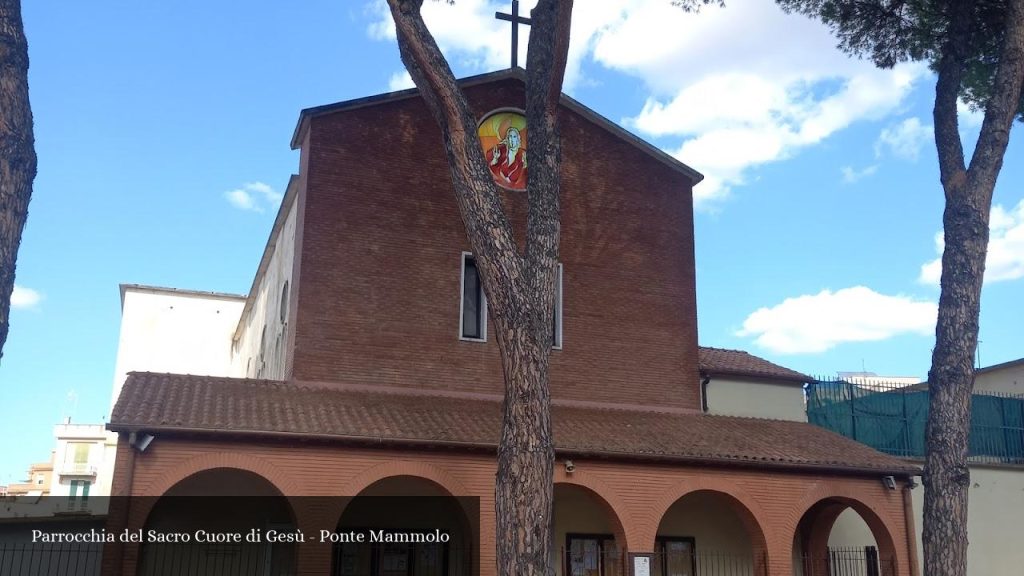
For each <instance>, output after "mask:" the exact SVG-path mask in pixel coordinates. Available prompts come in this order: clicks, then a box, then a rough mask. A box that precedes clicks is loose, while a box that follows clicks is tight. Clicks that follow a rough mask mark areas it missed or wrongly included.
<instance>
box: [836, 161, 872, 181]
mask: <svg viewBox="0 0 1024 576" xmlns="http://www.w3.org/2000/svg"><path fill="white" fill-rule="evenodd" d="M839 171H840V172H842V174H843V182H844V183H846V184H853V183H854V182H857V181H859V180H863V179H864V178H867V177H868V176H874V174H875V173H876V172H878V164H872V165H870V166H865V167H864V168H861V169H860V170H857V169H856V168H854V167H853V166H843V167H842V168H840V169H839Z"/></svg>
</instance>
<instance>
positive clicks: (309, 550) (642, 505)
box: [118, 439, 913, 576]
mask: <svg viewBox="0 0 1024 576" xmlns="http://www.w3.org/2000/svg"><path fill="white" fill-rule="evenodd" d="M573 461H574V464H575V466H576V469H575V471H574V472H572V473H571V474H569V473H567V472H566V471H565V469H564V466H561V465H558V466H556V477H555V482H556V484H569V485H574V486H579V487H582V488H585V489H586V490H587V492H589V493H590V494H592V495H593V496H594V497H595V499H596V500H597V501H599V502H600V503H601V504H602V505H603V506H602V509H603V510H604V511H605V513H606V514H607V515H608V519H609V522H610V524H612V525H613V526H616V527H617V529H616V530H614V532H615V536H616V539H617V540H618V543H619V545H620V546H621V547H622V548H623V549H627V550H630V551H635V552H645V551H651V550H653V549H654V540H655V536H656V535H657V533H658V525H659V523H660V522H661V520H662V517H663V516H664V515H665V513H666V512H667V511H668V509H669V507H670V506H672V504H673V503H675V502H676V501H678V500H679V499H680V498H682V497H684V496H686V495H687V494H693V493H697V492H702V491H706V492H714V493H717V494H721V495H724V496H726V497H727V498H726V499H727V500H728V501H729V502H730V503H731V505H730V508H731V510H729V511H724V513H735V514H737V515H738V516H739V517H740V518H741V520H742V521H743V525H744V527H745V528H746V529H747V532H748V536H749V538H750V540H751V543H752V547H753V549H754V552H755V553H756V554H758V555H759V557H761V558H766V559H767V574H770V575H772V576H789V575H791V574H793V573H794V572H793V562H794V554H793V549H794V540H795V539H796V538H798V526H799V525H800V524H801V522H802V521H803V522H804V523H807V522H810V523H812V524H813V525H814V526H813V528H812V530H811V534H812V535H814V534H817V535H820V534H825V535H826V537H825V538H826V540H827V534H828V530H829V529H830V528H831V521H834V519H835V517H834V515H833V516H829V510H830V507H829V506H822V504H831V509H835V507H836V505H839V506H840V507H845V506H852V507H854V508H855V509H856V510H857V511H858V512H859V513H860V514H861V515H862V516H863V517H864V519H865V521H866V522H867V523H868V525H869V526H870V527H871V528H872V530H873V531H875V534H876V540H877V542H878V548H879V552H880V554H881V555H882V556H883V557H889V556H890V555H892V556H894V557H895V561H896V566H897V570H896V572H895V573H893V574H891V576H910V575H911V574H912V572H911V563H912V562H913V559H912V558H913V552H912V546H908V543H909V542H911V541H912V535H909V534H908V533H907V530H906V523H905V516H904V512H905V510H904V505H905V503H904V493H903V490H902V489H900V490H889V489H886V488H885V487H884V486H883V485H882V483H881V482H880V481H879V479H878V478H876V477H849V476H847V477H843V476H836V475H832V474H795V473H766V472H765V471H763V470H756V469H752V470H743V469H736V468H732V469H730V468H713V467H679V466H666V465H653V464H641V463H624V462H610V461H601V460H581V459H578V458H574V459H573ZM560 464H561V462H560ZM223 468H230V469H236V470H245V471H249V472H253V473H255V474H258V475H259V476H261V477H262V478H264V479H266V480H267V482H269V483H270V484H271V485H273V486H274V488H276V489H277V490H278V491H279V492H281V493H282V494H286V495H289V496H336V495H339V494H349V495H353V494H358V493H359V492H360V491H362V490H364V489H365V488H367V487H368V486H370V485H371V484H373V483H374V482H376V481H378V480H381V479H385V478H390V477H395V476H414V477H417V478H423V479H426V480H429V481H430V482H432V483H434V484H437V485H438V486H440V487H441V488H442V489H443V490H444V491H446V492H448V493H450V494H453V495H460V496H476V497H479V498H480V524H479V527H480V528H479V529H480V545H481V550H480V558H479V565H480V569H481V572H480V573H481V574H483V575H489V574H494V474H495V460H494V455H493V454H481V453H475V454H474V453H457V452H446V451H440V452H432V453H430V454H424V452H422V451H409V450H372V449H362V448H355V447H346V448H341V447H338V446H336V445H329V444H322V445H317V444H305V445H301V446H296V445H294V444H282V443H269V442H245V443H240V442H230V441H201V440H188V439H161V440H160V441H159V442H155V443H154V444H153V446H152V447H151V449H150V450H147V451H146V452H145V453H143V454H142V455H140V456H138V457H137V458H136V460H135V463H134V474H133V476H134V479H133V482H132V488H131V492H130V493H131V494H132V495H134V496H159V495H161V494H164V493H165V492H166V491H167V490H168V489H169V488H170V487H171V486H173V485H175V484H176V483H178V482H181V481H182V480H185V479H187V478H188V477H189V476H191V475H193V474H196V473H198V472H202V471H205V470H212V469H223ZM119 479H120V480H121V481H123V480H124V478H123V477H120V476H119ZM118 484H121V482H118ZM118 488H120V489H121V490H125V491H124V492H121V494H127V493H128V492H127V487H126V486H124V485H123V484H121V485H120V486H118ZM557 505H558V502H557V501H556V506H557ZM819 509H824V510H823V512H824V513H823V514H820V515H819V513H818V511H819ZM293 512H294V514H295V522H296V525H297V526H298V527H299V528H300V529H303V530H304V531H308V532H309V533H316V531H317V530H318V529H319V528H321V527H323V526H325V525H329V526H333V525H334V524H335V523H336V520H335V518H336V517H337V518H340V515H341V513H342V510H333V511H330V512H329V513H328V514H327V516H329V518H328V517H325V515H324V514H325V512H324V511H323V510H311V511H310V510H306V511H304V510H302V509H301V507H300V506H296V509H295V510H293ZM147 513H148V510H147V509H145V508H144V507H143V508H142V509H135V510H133V511H132V514H131V517H130V520H129V522H128V525H129V528H137V527H141V526H142V525H143V524H144V523H145V522H146V518H147ZM819 516H820V517H819ZM811 545H812V546H814V545H815V544H813V543H812V544H811ZM817 545H818V546H819V548H820V547H821V546H823V545H824V544H822V543H821V542H818V543H817ZM304 546H306V548H300V554H299V558H300V560H299V562H300V564H299V574H308V575H310V576H313V575H323V574H326V573H327V572H328V566H329V563H330V557H329V553H327V552H323V551H318V550H317V544H309V545H304ZM127 548H128V550H126V551H125V554H124V558H125V559H126V560H127V562H126V565H125V572H124V573H125V574H131V573H132V570H134V562H135V558H136V557H137V554H138V548H137V547H136V548H134V549H132V548H131V547H130V546H129V547H127ZM883 573H884V572H883Z"/></svg>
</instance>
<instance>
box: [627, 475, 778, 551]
mask: <svg viewBox="0 0 1024 576" xmlns="http://www.w3.org/2000/svg"><path fill="white" fill-rule="evenodd" d="M697 492H712V493H715V494H719V495H722V496H725V497H726V501H727V502H728V503H729V507H730V509H731V510H732V511H733V512H734V513H735V514H736V515H737V516H738V517H739V519H740V522H742V523H743V526H744V528H746V529H747V534H748V536H749V537H750V544H751V546H752V547H753V549H754V550H753V552H754V553H755V556H757V555H759V554H767V553H768V542H767V538H766V536H765V531H764V527H765V526H768V525H769V523H768V521H767V520H765V513H764V510H763V509H762V508H761V505H760V504H759V503H758V502H757V500H755V499H754V497H753V496H751V495H750V494H748V493H747V492H746V491H745V490H743V489H742V488H740V487H739V486H738V485H736V484H735V483H734V482H730V481H728V480H726V481H722V480H720V479H709V478H690V479H687V480H683V481H682V482H679V483H677V484H675V485H674V486H672V487H671V488H669V489H668V490H666V491H665V492H664V494H663V495H662V497H661V498H660V499H658V500H657V501H656V502H655V504H654V506H653V507H652V509H651V513H650V515H649V516H648V518H649V519H650V522H649V523H648V525H647V526H646V529H645V530H644V539H643V540H642V542H643V543H644V544H645V545H647V546H648V547H649V549H650V550H654V544H655V539H656V538H657V536H658V526H660V525H661V521H662V519H663V518H664V517H665V514H667V513H668V510H669V508H671V507H672V505H673V504H675V503H676V502H677V501H679V500H680V499H681V498H684V497H686V496H688V495H690V494H695V493H697Z"/></svg>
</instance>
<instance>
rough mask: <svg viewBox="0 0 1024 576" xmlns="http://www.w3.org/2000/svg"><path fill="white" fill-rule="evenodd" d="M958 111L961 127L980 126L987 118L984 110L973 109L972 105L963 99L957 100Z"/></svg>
mask: <svg viewBox="0 0 1024 576" xmlns="http://www.w3.org/2000/svg"><path fill="white" fill-rule="evenodd" d="M956 111H957V118H958V120H959V123H960V127H961V128H978V127H980V126H981V122H982V121H983V120H984V119H985V113H984V112H982V111H981V110H971V106H970V105H969V104H967V103H966V102H964V101H963V100H957V101H956ZM961 137H962V136H961Z"/></svg>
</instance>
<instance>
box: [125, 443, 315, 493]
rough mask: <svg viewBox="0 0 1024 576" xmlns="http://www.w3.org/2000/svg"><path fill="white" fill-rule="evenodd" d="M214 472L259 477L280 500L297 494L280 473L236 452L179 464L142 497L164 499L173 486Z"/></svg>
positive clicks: (146, 489) (294, 487)
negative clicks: (231, 471)
mask: <svg viewBox="0 0 1024 576" xmlns="http://www.w3.org/2000/svg"><path fill="white" fill-rule="evenodd" d="M216 468H233V469H236V470H245V471H246V472H252V473H253V474H256V475H258V476H260V477H262V478H263V479H264V480H266V481H267V482H270V484H271V485H272V486H273V487H274V488H275V489H276V490H277V491H278V492H280V493H281V495H282V496H296V495H298V494H299V490H298V484H296V483H295V481H294V480H292V479H291V477H289V476H288V474H286V473H285V472H284V471H283V470H281V469H280V468H278V467H276V466H274V465H273V464H271V463H270V462H269V461H268V460H264V459H262V458H260V457H258V456H252V455H249V454H239V453H237V452H216V453H213V454H203V455H200V456H196V457H194V458H189V459H188V460H185V461H184V462H180V463H179V464H177V465H176V466H174V467H173V468H171V469H170V470H169V471H167V472H166V473H164V474H161V475H160V477H159V478H157V479H155V480H153V481H152V482H150V483H149V484H147V485H146V486H145V488H144V489H143V490H142V491H141V495H144V496H163V495H164V494H166V493H167V491H168V490H170V489H171V487H173V486H174V485H175V484H177V483H179V482H181V481H182V480H185V479H186V478H188V477H189V476H192V475H194V474H197V473H199V472H205V471H207V470H214V469H216Z"/></svg>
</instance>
